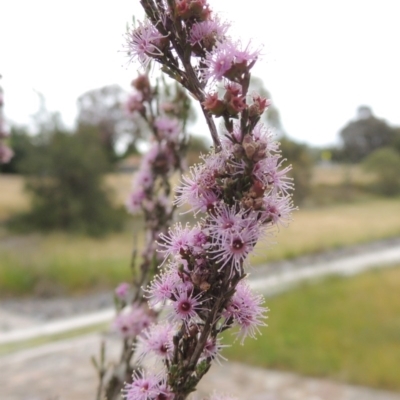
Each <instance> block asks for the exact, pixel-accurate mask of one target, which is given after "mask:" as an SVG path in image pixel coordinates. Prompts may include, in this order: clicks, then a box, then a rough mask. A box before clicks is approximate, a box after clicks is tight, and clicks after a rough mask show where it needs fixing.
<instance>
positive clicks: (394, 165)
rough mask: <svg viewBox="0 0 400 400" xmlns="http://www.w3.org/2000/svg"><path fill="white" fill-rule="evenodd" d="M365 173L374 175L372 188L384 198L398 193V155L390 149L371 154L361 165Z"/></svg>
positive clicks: (399, 166) (399, 158)
mask: <svg viewBox="0 0 400 400" xmlns="http://www.w3.org/2000/svg"><path fill="white" fill-rule="evenodd" d="M362 166H363V168H364V169H365V170H366V171H367V172H371V173H373V174H374V175H375V180H374V182H373V183H372V188H373V189H374V190H375V191H376V192H377V193H379V194H382V195H384V196H395V195H397V194H399V193H400V174H399V172H400V154H399V153H398V152H397V151H396V150H395V149H393V148H391V147H382V148H380V149H378V150H375V151H374V152H373V153H371V154H370V155H369V156H368V157H367V158H365V160H364V161H363V163H362Z"/></svg>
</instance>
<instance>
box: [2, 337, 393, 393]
mask: <svg viewBox="0 0 400 400" xmlns="http://www.w3.org/2000/svg"><path fill="white" fill-rule="evenodd" d="M100 340H101V338H100V336H99V335H93V334H92V335H87V336H83V337H80V338H77V339H73V340H67V341H62V342H57V343H53V344H48V345H45V346H41V347H39V348H36V349H31V350H25V351H23V352H20V353H17V354H13V355H9V356H6V357H2V358H0V370H1V374H0V399H1V400H88V399H94V394H95V389H96V382H97V380H96V375H95V372H94V369H93V367H92V365H91V363H90V357H91V356H92V355H97V354H98V351H99V343H100ZM119 344H120V343H119V341H117V340H116V339H112V338H108V339H107V352H108V356H109V358H113V357H116V356H117V354H118V350H119ZM213 390H217V391H218V392H223V393H231V394H232V395H234V396H236V397H237V398H238V399H240V400H250V399H251V400H400V394H395V393H388V392H384V391H377V390H372V389H367V388H363V387H357V386H350V385H345V384H340V383H336V382H332V381H329V380H324V379H313V378H306V377H302V376H300V375H297V374H292V373H285V372H277V371H269V370H264V369H260V368H253V367H248V366H245V365H241V364H238V363H231V362H229V363H224V365H222V366H218V365H216V366H214V367H213V368H212V369H211V370H210V371H209V372H208V374H207V375H206V376H205V378H204V379H203V380H202V382H201V384H200V386H199V390H198V392H197V393H196V396H194V397H192V398H193V399H194V398H196V399H201V398H203V397H202V396H204V395H206V394H209V393H210V392H212V391H213Z"/></svg>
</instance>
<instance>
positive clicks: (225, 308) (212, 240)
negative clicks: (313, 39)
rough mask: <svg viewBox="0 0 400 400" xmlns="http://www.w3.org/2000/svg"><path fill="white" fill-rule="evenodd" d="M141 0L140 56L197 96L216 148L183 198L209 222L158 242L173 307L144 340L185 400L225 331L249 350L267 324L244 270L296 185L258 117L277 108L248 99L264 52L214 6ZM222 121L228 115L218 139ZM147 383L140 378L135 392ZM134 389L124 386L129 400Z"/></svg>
mask: <svg viewBox="0 0 400 400" xmlns="http://www.w3.org/2000/svg"><path fill="white" fill-rule="evenodd" d="M141 3H142V5H143V7H144V9H145V12H146V15H147V19H146V22H145V23H143V24H140V25H139V27H138V28H136V29H134V30H133V31H132V32H131V33H130V34H129V36H128V43H127V47H128V52H129V54H130V57H131V58H132V59H138V60H139V62H140V63H141V64H142V66H144V67H147V66H148V64H149V63H150V62H151V61H153V60H154V61H156V62H157V63H159V64H161V65H162V70H163V72H165V73H166V74H168V75H169V76H170V77H172V78H173V79H175V80H176V81H177V82H179V83H180V84H181V85H182V86H183V87H185V88H186V89H187V90H189V91H190V92H191V93H192V94H193V96H194V97H195V98H196V99H197V100H198V101H199V102H200V104H201V106H202V110H203V113H204V116H205V119H206V121H207V124H208V127H209V129H210V133H211V136H212V138H213V141H214V147H215V149H214V151H213V152H211V153H210V154H208V155H206V156H203V158H202V163H201V164H199V165H196V166H194V167H193V168H192V169H191V170H190V172H189V174H188V175H187V176H184V177H183V178H182V181H181V185H180V187H179V188H178V189H177V191H176V198H175V200H174V204H175V206H178V207H180V208H181V209H183V210H182V211H183V213H192V214H194V216H200V219H199V222H197V223H196V224H194V225H193V226H191V225H189V224H187V225H182V224H180V223H178V224H176V225H175V226H174V227H172V228H170V229H169V231H168V232H167V233H161V234H160V235H159V240H158V246H159V251H160V252H161V254H162V255H163V261H162V262H161V267H162V268H163V269H162V273H161V274H158V275H157V276H155V278H154V279H153V281H152V282H151V283H150V284H149V285H148V287H147V289H146V290H145V292H146V293H145V296H146V298H147V299H148V303H149V306H150V308H153V309H157V310H159V309H160V308H161V307H165V310H166V317H167V322H160V323H158V324H154V325H152V326H150V327H149V328H148V329H147V330H146V331H145V332H144V333H142V334H141V336H140V338H139V340H138V346H139V345H140V346H141V350H140V351H139V353H140V357H141V358H144V357H145V356H148V355H152V356H155V357H156V358H157V359H159V360H161V361H162V362H163V365H164V367H165V377H161V378H160V377H158V378H157V379H158V382H159V383H160V384H161V385H164V384H165V382H168V384H169V385H170V392H171V393H173V394H174V396H175V397H174V398H175V399H177V400H182V399H186V397H187V395H188V394H189V393H190V392H192V391H193V390H195V387H196V384H197V382H198V381H199V380H200V379H201V377H202V376H203V375H204V374H205V373H206V372H207V371H208V368H209V366H210V364H211V362H212V361H213V360H215V359H216V360H218V359H219V358H221V355H220V350H221V348H222V347H223V346H222V345H221V343H220V335H221V334H222V333H223V332H224V331H226V330H227V329H229V328H234V327H236V329H237V337H238V338H239V339H240V340H241V342H242V343H243V340H244V339H245V338H246V337H248V336H250V337H254V336H255V335H256V334H257V333H258V332H259V328H260V327H261V326H263V325H265V322H264V321H265V318H266V316H265V313H266V311H267V309H266V308H265V307H264V306H263V302H264V300H263V298H262V296H260V295H258V294H254V293H252V291H251V290H250V288H249V285H248V284H247V283H246V281H245V278H246V276H247V273H246V268H247V266H248V264H249V261H248V259H249V256H250V255H251V254H252V253H253V251H254V248H255V246H256V244H257V243H258V242H259V241H260V239H262V238H263V237H265V236H267V233H271V232H273V231H275V230H276V228H278V227H279V226H281V225H283V226H286V225H287V223H288V221H289V220H290V215H291V212H292V210H293V205H292V200H291V192H292V190H293V183H292V180H291V178H289V177H288V175H287V174H288V172H289V171H290V168H291V167H290V166H284V162H285V160H283V159H282V157H281V155H280V151H279V144H278V143H277V142H276V141H274V139H273V135H272V133H271V132H270V131H269V130H268V129H267V128H266V127H265V126H264V125H263V124H262V123H261V122H260V117H261V115H262V114H263V112H264V111H265V110H266V109H267V107H268V105H269V101H268V100H267V99H265V98H262V97H261V96H260V95H258V94H257V93H254V94H252V95H251V96H249V95H248V93H247V92H248V88H249V84H250V71H251V69H252V68H253V66H254V64H255V62H256V60H257V59H258V58H259V55H260V50H259V49H254V48H252V46H251V44H250V43H248V44H247V45H243V44H242V42H240V41H237V40H232V39H231V38H230V37H229V36H228V34H227V32H228V25H227V24H226V23H223V22H221V20H220V19H219V18H218V17H217V16H214V14H213V12H212V10H211V9H210V7H209V5H208V3H207V0H177V1H168V2H166V1H157V2H153V1H150V0H142V1H141ZM219 82H222V83H223V89H224V93H223V96H222V97H220V93H221V89H222V88H219V90H217V88H215V87H214V88H213V87H212V85H215V84H218V83H219ZM213 116H215V117H222V118H223V121H224V125H225V129H224V131H223V132H222V134H220V135H218V134H217V130H216V128H215V123H214V120H213ZM155 127H156V130H157V132H159V137H160V138H162V140H165V138H166V137H174V132H175V131H174V128H175V125H174V124H173V123H172V122H171V121H164V120H163V119H162V118H161V119H159V120H158V121H157V122H156V123H155ZM138 176H142V175H138ZM140 183H141V184H142V186H145V181H144V180H143V179H142V181H141V182H140ZM148 184H149V185H151V182H149V183H148ZM142 198H144V196H143V195H137V196H136V198H135V201H136V202H137V203H140V202H142V201H143V200H142ZM144 376H146V374H145V373H143V375H140V376H139V375H137V376H134V377H133V382H132V385H135V382H138V384H140V383H139V382H141V379H143V377H144ZM132 385H131V386H129V387H128V386H127V387H126V392H125V397H126V398H127V399H128V400H130V399H131V398H133V397H129V396H131V393H133V389H132V387H133V386H132ZM150 386H151V385H149V387H150ZM163 387H164V386H163ZM152 396H153V397H152ZM154 396H155V395H151V396H149V397H148V398H149V399H153V398H155V397H154ZM223 398H225V397H223V396H222V397H221V396H218V395H214V396H212V397H211V399H223ZM227 398H229V397H227ZM146 399H147V397H146Z"/></svg>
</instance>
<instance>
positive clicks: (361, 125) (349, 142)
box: [340, 106, 395, 162]
mask: <svg viewBox="0 0 400 400" xmlns="http://www.w3.org/2000/svg"><path fill="white" fill-rule="evenodd" d="M340 136H341V138H342V141H343V149H344V156H345V158H346V159H347V160H348V161H351V162H359V161H361V160H362V159H363V158H364V157H366V156H368V155H369V154H371V153H372V152H373V151H374V150H376V149H378V148H380V147H384V146H390V145H391V144H392V143H393V140H394V138H395V132H394V130H393V128H392V127H390V126H389V125H388V124H387V123H386V122H385V121H384V120H382V119H379V118H376V117H375V116H374V115H373V113H372V110H371V109H370V108H369V107H367V106H361V107H359V108H358V113H357V118H356V119H355V120H354V121H351V122H350V123H349V124H347V125H346V126H345V127H344V128H343V129H342V130H341V131H340Z"/></svg>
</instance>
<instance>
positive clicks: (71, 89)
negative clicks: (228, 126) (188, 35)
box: [0, 0, 400, 145]
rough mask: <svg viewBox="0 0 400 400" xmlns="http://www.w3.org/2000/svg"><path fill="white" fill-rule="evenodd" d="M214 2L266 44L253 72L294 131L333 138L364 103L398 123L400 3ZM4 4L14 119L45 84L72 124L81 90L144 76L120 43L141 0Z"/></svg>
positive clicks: (5, 61) (314, 139) (3, 62)
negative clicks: (138, 75)
mask: <svg viewBox="0 0 400 400" xmlns="http://www.w3.org/2000/svg"><path fill="white" fill-rule="evenodd" d="M209 3H210V5H211V7H212V8H213V9H215V10H216V11H220V14H221V15H222V17H223V19H228V20H230V21H231V22H232V29H231V31H230V33H231V35H232V36H233V37H240V38H241V39H242V40H243V41H245V42H246V41H247V39H248V38H251V39H252V40H253V41H254V43H255V44H260V43H262V44H263V45H264V57H263V59H262V60H261V61H259V62H258V63H257V65H256V67H255V68H254V71H253V72H254V74H255V75H257V76H260V77H261V78H262V79H263V80H264V83H265V87H266V88H267V89H268V90H269V91H270V92H271V94H272V98H273V101H274V104H275V105H276V107H277V108H278V109H279V111H280V113H281V119H282V122H283V125H284V128H285V130H286V132H287V133H288V134H289V135H290V136H291V137H293V138H295V139H297V140H299V141H303V142H308V143H311V144H314V145H324V144H331V143H334V142H336V141H337V138H338V136H337V133H338V131H339V130H340V129H341V128H342V127H343V126H344V125H345V124H346V123H347V122H348V121H349V120H350V119H352V118H353V117H354V115H355V112H356V109H357V107H358V106H359V105H362V104H363V105H369V106H371V107H372V109H373V111H374V113H375V115H377V116H378V117H380V118H384V119H386V120H387V121H388V122H389V123H391V124H394V125H400V51H399V49H400V45H399V42H400V24H399V15H400V1H398V0H379V1H378V0H364V1H357V0H335V1H328V0H323V1H322V0H314V1H312V0H303V1H298V0H262V1H261V0H245V1H232V0H230V1H228V0H209ZM228 5H229V6H228ZM0 10H1V11H0V74H2V75H3V79H2V80H1V85H2V86H3V89H4V91H5V107H4V111H5V115H6V118H8V119H9V120H11V121H14V122H17V123H28V122H29V119H30V115H32V114H33V113H34V112H35V111H36V110H37V107H38V100H37V96H36V95H35V92H34V90H37V91H39V92H41V93H43V94H44V96H45V97H46V102H47V107H48V108H49V109H50V110H59V111H61V114H62V117H63V120H64V121H65V122H66V123H67V124H69V125H72V123H73V121H74V118H75V115H76V98H77V97H78V96H79V95H81V94H82V93H83V92H85V91H87V90H90V89H94V88H97V87H101V86H104V85H107V84H112V83H118V84H120V85H121V86H123V87H126V88H128V87H129V83H130V81H131V80H132V78H133V77H135V76H136V67H135V66H133V65H131V66H129V67H128V68H127V67H126V57H125V56H124V54H123V53H121V52H119V50H121V49H122V43H123V33H124V31H125V27H126V24H127V23H128V22H130V21H131V16H132V15H133V14H136V15H137V16H140V15H142V11H141V8H140V4H139V0H114V1H98V0H97V1H94V0H79V1H78V0H69V1H54V0H53V1H50V0H35V1H32V0H8V1H7V0H4V1H3V2H2V5H1V6H0ZM197 129H204V130H206V128H201V127H197Z"/></svg>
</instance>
